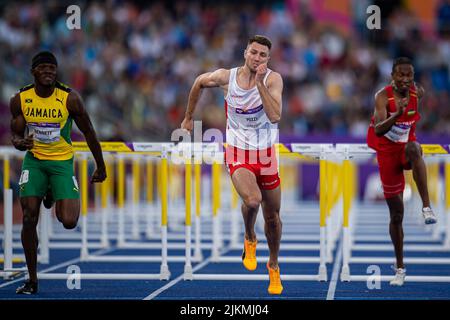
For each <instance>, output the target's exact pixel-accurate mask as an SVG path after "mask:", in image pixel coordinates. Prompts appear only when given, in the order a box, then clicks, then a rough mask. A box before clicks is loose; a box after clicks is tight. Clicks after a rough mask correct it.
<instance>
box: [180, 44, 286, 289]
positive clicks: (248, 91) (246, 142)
mask: <svg viewBox="0 0 450 320" xmlns="http://www.w3.org/2000/svg"><path fill="white" fill-rule="evenodd" d="M271 46H272V44H271V42H270V40H269V39H267V38H266V37H264V36H254V37H252V38H250V39H249V41H248V44H247V48H246V49H245V52H244V58H245V63H244V65H243V66H240V67H237V68H232V69H218V70H216V71H214V72H207V73H204V74H201V75H199V76H198V77H197V79H196V80H195V82H194V84H193V86H192V89H191V92H190V94H189V101H188V106H187V110H186V116H185V119H184V120H183V123H182V124H181V127H182V128H183V129H186V130H188V131H191V130H192V129H193V120H192V115H193V113H194V110H195V106H196V104H197V102H198V100H199V97H200V94H201V91H202V89H203V88H214V87H220V88H222V90H223V93H224V97H225V110H226V115H227V132H226V135H227V143H228V147H227V150H226V164H227V168H228V170H229V172H230V176H231V180H232V182H233V185H234V187H235V188H236V191H237V192H238V193H239V196H240V197H241V198H242V202H243V203H242V216H243V218H244V224H245V237H244V252H243V255H242V260H243V264H244V266H245V268H246V269H248V270H251V271H252V270H255V269H256V267H257V262H256V244H257V239H256V234H255V222H256V215H257V213H258V210H259V206H260V205H261V206H262V211H263V215H264V220H265V227H264V231H265V234H266V238H267V244H268V246H269V254H270V258H269V261H268V263H267V268H268V271H269V279H270V284H269V288H268V291H269V293H270V294H281V292H282V291H283V286H282V285H281V280H280V268H279V267H278V252H279V249H280V240H281V227H282V225H281V219H280V202H281V190H280V178H279V176H278V167H277V159H276V154H275V148H274V143H275V142H276V141H277V139H278V127H277V126H278V125H277V123H278V121H279V120H280V117H281V102H282V101H281V100H282V99H281V96H282V92H283V80H282V78H281V76H280V74H278V73H277V72H274V71H272V70H270V69H269V68H267V63H268V61H269V58H270V49H271Z"/></svg>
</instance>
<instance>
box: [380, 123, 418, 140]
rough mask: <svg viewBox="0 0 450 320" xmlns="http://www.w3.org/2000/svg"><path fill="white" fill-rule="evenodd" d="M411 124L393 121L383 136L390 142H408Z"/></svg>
mask: <svg viewBox="0 0 450 320" xmlns="http://www.w3.org/2000/svg"><path fill="white" fill-rule="evenodd" d="M411 126H412V124H407V123H395V124H394V125H393V126H392V127H391V129H390V130H389V131H388V132H387V133H386V134H385V135H384V136H385V137H386V138H388V139H389V140H391V141H392V142H396V143H406V142H408V138H409V132H410V131H411Z"/></svg>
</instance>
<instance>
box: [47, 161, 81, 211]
mask: <svg viewBox="0 0 450 320" xmlns="http://www.w3.org/2000/svg"><path fill="white" fill-rule="evenodd" d="M48 172H49V180H50V185H51V189H52V194H53V198H54V199H55V200H56V201H58V200H65V199H73V200H77V199H79V198H80V194H79V188H78V182H77V179H76V178H75V175H74V170H73V159H69V160H63V161H52V164H51V167H49V168H48ZM73 202H74V203H75V202H78V201H73Z"/></svg>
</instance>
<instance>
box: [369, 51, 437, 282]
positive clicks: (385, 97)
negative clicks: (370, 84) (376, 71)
mask: <svg viewBox="0 0 450 320" xmlns="http://www.w3.org/2000/svg"><path fill="white" fill-rule="evenodd" d="M423 95H424V89H423V87H422V86H420V85H418V84H416V83H415V82H414V68H413V65H412V62H411V60H410V59H408V58H404V57H401V58H397V59H396V60H395V61H394V64H393V66H392V83H391V84H390V85H388V86H386V87H384V88H383V89H381V90H380V91H378V92H377V93H376V94H375V113H374V116H373V118H372V121H371V123H370V126H369V130H368V134H367V144H368V146H369V147H371V148H373V149H374V150H375V151H376V152H377V160H378V167H379V169H380V178H381V182H382V185H383V192H384V197H385V199H386V202H387V205H388V207H389V213H390V217H391V220H390V224H389V233H390V235H391V239H392V243H393V245H394V249H395V256H396V267H395V269H396V275H395V277H394V280H392V281H391V285H396V286H401V285H403V282H404V279H405V272H406V270H405V267H404V264H403V226H402V222H403V212H404V207H403V189H404V187H405V177H404V175H403V170H411V169H412V172H413V177H414V181H415V183H416V185H417V189H418V190H419V194H420V197H421V198H422V203H423V208H422V215H423V217H424V219H425V223H426V224H433V223H436V217H435V215H434V213H433V211H432V210H431V208H430V199H429V196H428V187H427V173H426V167H425V162H424V160H423V158H422V148H421V147H420V145H419V143H417V141H416V134H415V129H416V123H417V121H419V119H420V114H419V110H418V105H419V100H420V99H421V98H422V97H423Z"/></svg>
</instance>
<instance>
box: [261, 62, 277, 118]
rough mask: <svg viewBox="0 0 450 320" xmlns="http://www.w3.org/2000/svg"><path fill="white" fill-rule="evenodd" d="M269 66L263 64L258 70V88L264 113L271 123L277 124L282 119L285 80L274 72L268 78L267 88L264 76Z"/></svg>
mask: <svg viewBox="0 0 450 320" xmlns="http://www.w3.org/2000/svg"><path fill="white" fill-rule="evenodd" d="M266 72H267V64H265V63H264V64H261V65H259V66H258V68H257V70H256V87H257V88H258V91H259V94H260V96H261V100H262V103H263V106H264V111H265V113H266V115H267V117H268V118H269V120H270V122H272V123H277V122H279V121H280V119H281V106H282V94H283V79H282V78H281V75H280V74H279V73H277V72H272V73H271V74H270V75H269V77H268V78H267V87H266V86H265V85H264V75H265V74H266Z"/></svg>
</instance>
